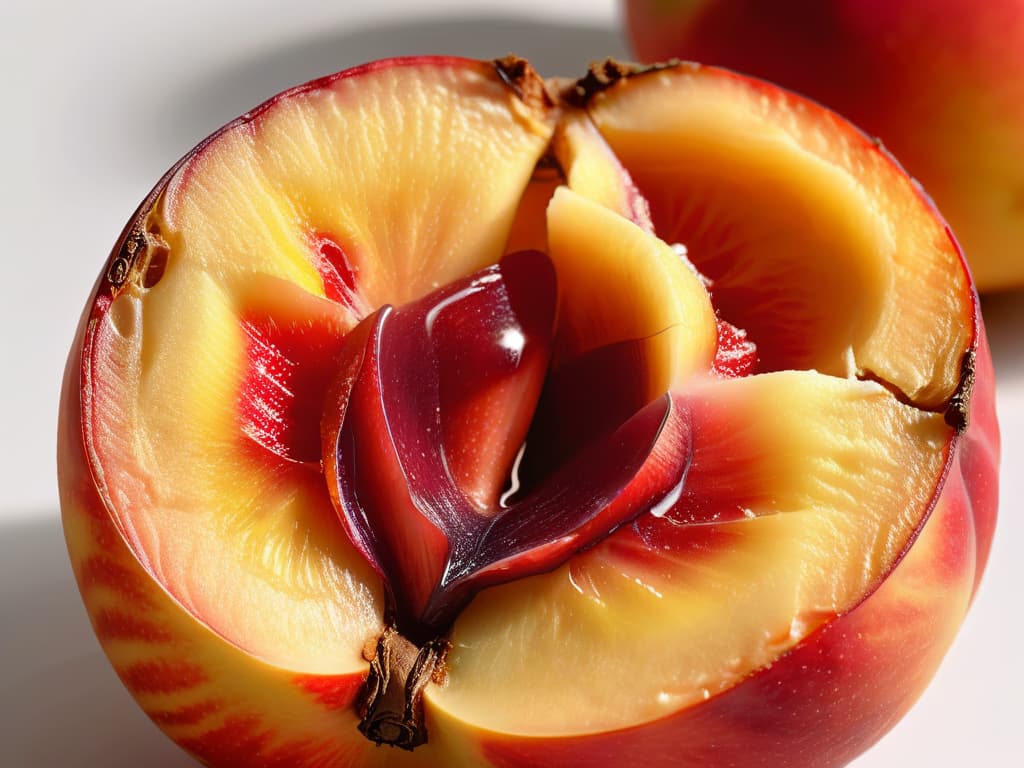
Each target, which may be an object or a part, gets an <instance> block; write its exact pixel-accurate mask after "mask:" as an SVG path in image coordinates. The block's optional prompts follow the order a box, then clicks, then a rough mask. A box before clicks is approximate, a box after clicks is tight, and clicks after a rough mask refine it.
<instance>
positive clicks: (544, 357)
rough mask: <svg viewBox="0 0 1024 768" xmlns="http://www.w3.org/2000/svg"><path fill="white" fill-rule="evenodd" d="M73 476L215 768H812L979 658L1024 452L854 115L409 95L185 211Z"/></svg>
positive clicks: (102, 366) (243, 173)
mask: <svg viewBox="0 0 1024 768" xmlns="http://www.w3.org/2000/svg"><path fill="white" fill-rule="evenodd" d="M59 451H60V470H61V473H60V484H61V494H62V506H63V511H64V520H65V530H66V535H67V540H68V547H69V551H70V554H71V560H72V564H73V566H74V569H75V574H76V577H77V578H78V581H79V585H80V587H81V590H82V593H83V598H84V600H85V603H86V606H87V608H88V610H89V613H90V617H91V618H92V621H93V624H94V626H95V629H96V632H97V635H98V637H99V639H100V641H101V643H102V644H103V646H104V648H105V650H106V651H107V653H108V655H109V656H110V658H111V661H112V662H113V664H114V666H115V668H116V669H117V671H118V673H119V674H120V675H121V677H122V679H123V680H124V682H125V684H126V685H127V686H128V687H129V689H130V690H131V692H132V693H133V695H135V696H136V698H137V699H138V700H139V702H140V704H141V706H142V707H143V708H144V709H145V710H146V711H147V712H148V713H149V714H150V716H151V717H152V718H153V719H154V721H155V722H157V724H158V725H160V726H161V727H162V728H163V729H164V730H165V731H166V732H167V733H168V735H170V736H171V737H172V738H173V739H175V740H176V741H177V742H178V743H179V744H181V745H182V746H183V747H184V748H185V749H187V750H188V751H189V752H190V753H192V754H193V755H195V756H196V757H197V758H198V759H200V760H201V761H203V762H205V763H207V764H209V765H215V766H235V765H238V766H241V765H245V766H261V765H263V766H271V765H273V766H284V765H296V766H299V765H318V766H349V765H373V764H386V765H410V766H413V765H437V766H440V765H444V766H453V765H467V766H468V765H494V766H520V765H522V766H526V765H552V766H563V765H564V766H570V765H583V764H587V765H589V764H609V765H624V764H630V765H637V764H643V765H668V764H672V765H693V766H707V765H737V766H762V765H763V766H769V765H770V766H780V765H789V766H816V767H821V766H838V765H842V764H845V762H847V761H848V760H849V759H851V758H852V757H854V756H855V755H856V754H858V753H860V752H861V751H863V750H864V749H866V748H867V747H868V746H869V745H870V744H871V743H873V742H874V741H875V740H876V739H877V738H879V737H880V736H881V735H882V733H884V732H885V730H887V729H888V728H889V727H891V725H892V724H893V723H894V722H895V721H896V719H897V718H898V717H899V716H900V715H901V714H902V713H903V712H904V711H905V710H906V708H907V707H908V706H909V705H910V704H911V703H912V702H913V700H914V698H916V696H917V695H918V694H919V693H920V692H921V691H922V690H923V687H924V686H925V685H926V684H927V681H928V679H929V678H930V676H931V674H932V673H933V672H934V670H935V668H936V666H937V664H938V662H939V660H940V659H941V657H942V654H943V653H944V651H945V649H946V648H947V647H948V644H949V643H950V642H951V640H952V637H953V635H954V633H955V631H956V628H957V626H958V625H959V623H960V621H961V620H962V618H963V616H964V612H965V611H966V608H967V606H968V604H969V602H970V599H971V597H972V595H973V593H974V590H975V589H976V587H977V582H978V578H979V577H980V574H981V571H982V570H983V567H984V562H985V557H986V555H987V552H988V548H989V543H990V540H991V535H992V527H993V522H994V516H995V506H996V466H997V463H998V429H997V427H996V423H995V418H994V411H993V402H992V371H991V364H990V360H989V355H988V349H987V346H986V345H985V340H984V332H983V329H982V326H981V321H980V317H979V315H978V310H977V303H976V298H975V294H974V291H973V287H972V285H971V282H970V278H969V276H968V273H967V271H966V269H965V267H964V264H963V260H962V258H961V256H960V253H959V251H958V249H957V247H956V244H955V241H954V240H953V239H952V237H951V235H950V233H949V231H948V229H947V228H946V227H945V225H944V224H943V222H942V220H941V218H939V216H938V215H937V214H936V212H935V211H934V210H933V209H932V208H931V207H930V205H929V204H928V202H927V201H926V199H925V198H924V197H923V195H922V194H921V193H920V191H919V189H918V188H917V187H916V186H915V185H914V183H913V182H912V181H911V180H910V179H908V178H907V177H906V176H905V175H904V174H903V173H902V171H901V170H900V169H899V167H898V166H897V165H896V163H895V162H894V161H893V160H892V159H891V158H889V157H888V156H887V155H886V154H885V153H884V152H883V151H882V150H881V149H880V148H879V147H878V146H877V145H875V144H874V143H872V142H870V141H869V140H867V139H866V138H864V137H863V136H862V135H860V134H859V133H858V132H856V131H855V130H854V129H853V128H851V127H850V126H849V125H848V124H846V123H844V122H843V121H842V120H840V119H839V118H837V117H835V116H834V115H832V114H830V113H828V112H826V111H824V110H823V109H822V108H820V107H817V106H815V105H813V104H811V103H808V102H805V101H802V100H800V99H798V98H797V97H795V96H793V95H791V94H787V93H784V92H781V91H778V90H776V89H774V88H773V87H771V86H769V85H766V84H763V83H758V82H755V81H751V80H747V79H744V78H741V77H738V76H735V75H732V74H729V73H726V72H723V71H719V70H715V69H710V68H701V67H699V66H697V65H687V64H677V65H671V66H664V67H655V68H650V69H645V70H634V69H631V68H629V67H625V66H622V65H617V64H614V63H611V62H609V63H607V64H605V65H602V66H600V67H595V68H594V69H592V70H591V72H590V73H589V74H588V76H587V77H585V78H583V79H581V80H580V81H578V82H577V83H566V82H565V81H551V82H549V83H544V82H543V81H542V80H540V78H539V77H538V76H537V75H536V74H535V73H534V72H533V71H532V70H531V69H530V68H529V66H528V65H527V64H526V63H525V62H523V61H522V60H518V59H515V58H511V57H510V58H506V59H502V60H499V61H496V62H491V63H487V62H476V61H468V60H462V59H435V58H419V59H399V60H393V61H389V62H382V63H378V64H372V65H367V66H365V67H361V68H358V69H355V70H350V71H348V72H344V73H340V74H338V75H334V76H331V77H328V78H324V79H322V80H318V81H315V82H313V83H310V84H308V85H305V86H301V87H299V88H296V89H294V90H292V91H288V92H286V93H284V94H282V95H280V96H278V97H275V98H274V99H272V100H271V101H269V102H267V103H266V104H265V105H263V106H261V107H259V108H258V109H256V110H254V111H253V112H251V113H248V114H247V115H245V116H243V117H242V118H240V119H239V120H238V121H236V122H234V123H232V124H230V125H228V126H226V127H225V128H223V129H221V131H219V132H218V133H216V134H214V135H213V136H212V137H211V138H210V139H208V140H207V141H205V142H204V143H203V144H201V145H200V146H199V147H197V148H196V149H195V150H194V151H193V152H192V153H190V154H189V155H188V156H187V157H186V158H185V159H183V160H182V161H181V162H180V163H179V164H178V165H177V166H175V167H174V168H173V169H172V170H171V172H169V173H168V175H167V176H166V177H165V178H164V179H163V180H162V181H161V182H160V184H159V185H158V186H157V188H156V189H155V190H154V192H153V193H152V194H151V195H150V196H149V197H148V198H147V199H146V201H144V203H143V205H142V206H141V207H140V209H139V211H138V212H137V213H136V215H135V216H134V217H133V219H132V221H131V222H130V223H129V225H128V227H127V228H126V230H125V232H124V234H123V236H122V238H121V241H120V242H119V244H118V246H117V247H116V248H115V250H114V253H113V255H112V257H111V260H110V262H109V263H108V267H107V270H106V272H105V273H104V275H103V276H102V277H101V279H100V281H99V283H98V286H97V288H96V291H95V293H94V296H93V298H92V300H91V302H90V304H89V305H88V307H87V309H86V312H85V315H84V316H83V321H82V324H81V327H80V330H79V334H78V337H77V338H76V341H75V344H74V346H73V348H72V352H71V356H70V358H69V363H68V368H67V373H66V377H65V383H64V390H63V396H62V406H61V422H60V442H59ZM374 742H376V744H378V745H379V744H381V743H387V744H390V745H393V746H399V747H404V748H405V750H406V751H396V750H392V749H378V748H377V747H376V746H375V744H374Z"/></svg>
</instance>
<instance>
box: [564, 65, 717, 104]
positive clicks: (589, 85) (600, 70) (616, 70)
mask: <svg viewBox="0 0 1024 768" xmlns="http://www.w3.org/2000/svg"><path fill="white" fill-rule="evenodd" d="M697 66H699V65H697V64H692V63H690V62H684V61H680V60H679V59H671V60H670V61H665V62H659V63H657V64H634V63H632V62H624V61H617V60H616V59H605V60H604V61H596V62H594V63H592V64H591V65H590V67H589V68H588V69H587V74H585V75H584V76H583V77H581V78H580V79H579V80H577V81H576V82H575V83H573V84H572V85H571V87H569V88H567V89H565V90H564V91H563V92H562V94H561V96H562V99H563V100H564V101H565V102H567V103H569V104H572V105H573V106H575V107H585V106H586V105H587V103H588V102H589V101H590V100H591V99H592V98H593V97H594V96H595V95H596V94H598V93H601V92H603V91H606V90H608V89H609V88H611V87H612V86H614V85H616V84H617V83H618V82H619V81H621V80H625V79H626V78H630V77H636V76H637V75H645V74H648V73H650V72H660V71H662V70H665V69H675V68H676V67H697Z"/></svg>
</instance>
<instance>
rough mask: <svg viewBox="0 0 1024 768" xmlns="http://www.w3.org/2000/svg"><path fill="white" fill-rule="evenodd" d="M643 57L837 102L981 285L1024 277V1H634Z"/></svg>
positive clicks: (1008, 283)
mask: <svg viewBox="0 0 1024 768" xmlns="http://www.w3.org/2000/svg"><path fill="white" fill-rule="evenodd" d="M625 19H626V22H627V25H628V30H629V36H630V40H631V42H632V45H633V48H634V50H635V51H636V54H637V56H638V57H639V58H640V59H642V60H644V61H663V60H665V59H669V58H672V57H679V58H683V59H691V60H694V61H701V62H706V63H708V64H716V65H721V66H724V67H729V68H730V69H735V70H737V71H739V72H744V73H746V74H749V75H753V76H756V77H761V78H764V79H766V80H769V81H771V82H774V83H777V84H779V85H782V86H784V87H786V88H790V89H792V90H794V91H796V92H798V93H800V94H803V95H804V96H809V97H810V98H813V99H815V100H817V101H819V102H821V103H822V104H824V105H825V106H827V107H829V108H830V109H834V110H835V111H837V112H839V113H840V114H842V115H843V116H845V117H847V118H848V119H850V120H851V121H852V122H854V123H855V124H857V125H858V126H860V127H861V128H862V129H864V130H865V131H867V132H868V133H869V134H871V135H873V136H877V137H879V138H880V139H881V141H882V142H884V143H885V145H886V146H887V147H888V148H889V149H890V150H891V151H892V152H893V154H894V155H895V156H896V157H897V158H898V159H899V161H900V162H901V163H902V164H903V165H904V166H905V167H906V168H907V171H908V172H909V173H910V174H911V175H912V176H914V177H915V178H917V179H918V180H920V182H921V183H922V184H923V186H924V188H925V189H926V190H928V194H930V195H931V196H932V197H934V199H935V201H936V202H937V203H938V206H939V209H940V210H941V211H942V213H943V215H944V216H945V217H946V218H947V219H948V221H949V223H950V225H951V226H952V228H953V231H954V232H956V233H957V238H958V239H959V240H960V242H961V244H962V245H963V247H964V251H965V253H966V254H967V260H968V263H969V264H970V266H971V270H972V272H973V274H974V278H975V282H976V284H977V286H978V288H979V290H981V291H998V290H1007V289H1013V288H1018V287H1020V286H1024V250H1022V249H1021V247H1020V244H1021V242H1024V196H1022V194H1024V192H1022V190H1024V170H1022V167H1021V164H1020V162H1019V161H1014V160H1012V159H1011V158H1021V157H1024V3H1021V2H1020V1H1019V0H995V1H994V2H986V3H977V2H973V1H972V0H940V1H939V2H934V1H933V0H825V2H821V1H820V0H783V2H773V3H764V2H757V0H627V2H625Z"/></svg>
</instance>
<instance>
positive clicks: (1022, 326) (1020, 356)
mask: <svg viewBox="0 0 1024 768" xmlns="http://www.w3.org/2000/svg"><path fill="white" fill-rule="evenodd" d="M981 311H982V315H983V317H984V319H985V330H986V331H988V340H989V344H990V345H991V346H992V360H993V362H994V364H995V367H996V380H997V381H1006V382H1009V381H1015V382H1024V291H1011V292H1007V293H997V294H993V295H991V296H983V297H982V300H981Z"/></svg>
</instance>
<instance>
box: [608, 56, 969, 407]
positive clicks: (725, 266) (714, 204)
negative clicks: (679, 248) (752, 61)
mask: <svg viewBox="0 0 1024 768" xmlns="http://www.w3.org/2000/svg"><path fill="white" fill-rule="evenodd" d="M588 110H589V112H590V114H591V116H592V117H593V119H594V121H595V123H596V125H597V127H598V129H599V130H600V132H601V134H602V135H603V136H604V138H605V139H606V140H607V142H608V144H609V145H610V146H611V148H612V150H613V151H614V152H615V154H616V155H617V156H618V158H619V159H620V160H621V162H622V164H623V165H624V166H625V167H626V169H627V170H628V171H629V173H630V174H631V175H632V178H633V179H634V180H635V182H636V184H637V186H638V187H639V189H640V191H641V193H643V194H644V195H645V196H646V197H647V199H648V200H649V201H650V204H651V211H652V216H653V219H654V224H655V228H656V230H657V232H658V234H659V236H660V237H662V238H664V239H666V240H667V241H668V242H673V243H674V242H680V243H683V244H684V245H685V246H686V248H687V249H688V253H689V258H690V259H691V260H692V261H693V263H694V264H695V265H696V266H697V268H698V269H700V270H701V272H702V273H703V274H705V275H707V276H708V277H709V278H710V279H711V280H712V288H711V291H712V294H713V296H714V300H715V306H716V308H718V309H719V310H720V311H721V312H722V314H723V316H724V317H726V318H727V319H729V320H730V321H731V322H733V323H735V324H736V325H738V326H740V327H741V328H744V329H746V330H747V331H748V332H749V333H750V334H751V337H752V339H753V341H754V342H755V343H756V344H757V345H758V350H759V353H760V356H761V361H762V364H763V368H764V369H786V368H795V369H812V368H813V369H815V370H819V371H821V372H823V373H829V374H833V375H838V376H851V375H863V376H866V377H877V378H878V379H879V380H881V381H884V382H887V383H888V384H890V385H891V386H893V387H894V388H895V389H896V390H898V391H899V392H901V393H903V395H904V396H905V397H906V398H907V399H909V400H910V401H911V402H913V403H915V404H917V405H920V406H921V407H925V408H941V407H944V406H945V405H946V404H947V403H948V401H949V399H950V397H951V396H952V395H953V393H954V391H955V389H956V387H957V386H958V385H959V383H960V381H959V379H960V364H961V358H962V356H963V354H964V351H965V350H966V349H967V346H968V342H969V340H970V335H971V332H972V328H973V327H974V323H973V315H972V307H971V304H970V301H969V296H970V295H971V291H970V289H969V287H968V284H967V274H966V271H965V270H964V269H963V268H962V266H961V260H960V256H959V254H958V252H957V250H956V247H955V246H954V245H953V244H952V242H951V237H950V235H949V233H948V231H947V230H946V229H945V227H944V225H943V223H942V221H941V219H940V218H938V217H937V216H936V215H935V214H934V211H933V210H932V209H931V208H930V206H929V205H928V204H927V203H926V202H924V200H923V196H922V194H921V192H920V190H918V189H916V188H914V186H913V185H912V182H911V181H910V180H909V179H908V178H907V177H906V176H904V175H903V174H901V173H896V172H894V161H893V160H892V159H891V158H889V157H888V156H886V155H884V154H883V153H882V152H881V150H880V149H879V148H878V147H877V146H875V145H874V144H873V143H872V142H870V141H869V140H868V139H867V138H866V137H864V136H863V135H861V134H859V133H857V132H856V131H855V130H854V129H853V128H851V127H850V126H848V125H846V124H844V123H841V122H840V121H839V119H838V118H836V117H835V116H834V115H831V114H829V113H827V112H825V111H824V110H814V109H812V108H811V107H810V106H808V105H807V104H806V103H803V102H800V101H798V100H797V99H796V98H795V97H793V96H791V95H789V94H787V93H785V92H784V91H781V90H777V89H769V88H759V87H757V85H756V84H754V83H752V82H750V81H748V80H744V79H743V78H740V77H737V76H734V75H731V74H730V73H727V72H723V71H720V70H714V69H712V68H707V67H705V68H698V67H675V68H672V69H666V70H660V71H651V72H648V73H645V74H642V75H639V76H634V77H632V78H629V79H628V85H627V83H623V82H620V83H618V84H617V85H614V86H612V87H611V88H609V89H607V90H605V91H603V92H601V93H598V94H596V95H595V96H594V98H593V99H592V100H591V101H590V102H589V104H588Z"/></svg>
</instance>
